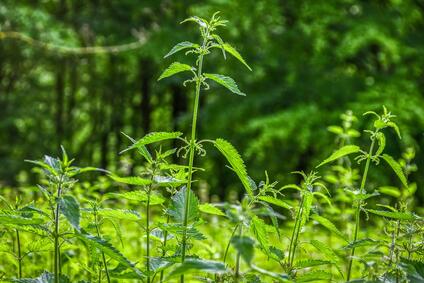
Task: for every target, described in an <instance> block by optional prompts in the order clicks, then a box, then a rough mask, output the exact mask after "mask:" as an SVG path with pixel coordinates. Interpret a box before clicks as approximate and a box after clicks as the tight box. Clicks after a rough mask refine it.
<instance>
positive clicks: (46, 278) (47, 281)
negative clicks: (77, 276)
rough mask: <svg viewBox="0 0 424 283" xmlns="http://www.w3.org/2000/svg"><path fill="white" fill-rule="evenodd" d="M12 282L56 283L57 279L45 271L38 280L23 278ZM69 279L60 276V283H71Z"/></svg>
mask: <svg viewBox="0 0 424 283" xmlns="http://www.w3.org/2000/svg"><path fill="white" fill-rule="evenodd" d="M12 282H18V283H54V282H55V278H54V274H52V273H50V272H47V271H44V272H43V273H42V274H41V275H40V276H39V277H37V278H23V279H13V281H12ZM70 282H71V281H70V280H69V278H68V277H66V276H64V275H60V276H59V283H70Z"/></svg>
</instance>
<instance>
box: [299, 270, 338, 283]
mask: <svg viewBox="0 0 424 283" xmlns="http://www.w3.org/2000/svg"><path fill="white" fill-rule="evenodd" d="M332 277H333V275H332V274H331V273H329V272H327V271H324V270H312V271H308V272H305V273H303V274H301V275H299V276H297V277H296V282H316V281H320V280H325V282H330V281H331V278H332Z"/></svg>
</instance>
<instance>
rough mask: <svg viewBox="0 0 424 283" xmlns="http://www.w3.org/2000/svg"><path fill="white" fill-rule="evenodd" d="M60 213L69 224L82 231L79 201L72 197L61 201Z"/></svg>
mask: <svg viewBox="0 0 424 283" xmlns="http://www.w3.org/2000/svg"><path fill="white" fill-rule="evenodd" d="M59 207H60V212H61V213H62V214H63V215H64V216H65V217H66V219H67V220H68V222H69V223H70V224H71V225H72V226H73V227H74V228H75V229H77V230H79V229H80V207H79V203H78V201H77V200H76V199H75V198H74V197H73V196H71V195H66V196H63V197H61V198H60V199H59Z"/></svg>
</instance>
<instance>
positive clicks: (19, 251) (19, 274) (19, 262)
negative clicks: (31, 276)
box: [16, 229, 22, 279]
mask: <svg viewBox="0 0 424 283" xmlns="http://www.w3.org/2000/svg"><path fill="white" fill-rule="evenodd" d="M16 241H17V244H18V278H19V279H21V278H22V255H21V238H20V236H19V231H18V229H16Z"/></svg>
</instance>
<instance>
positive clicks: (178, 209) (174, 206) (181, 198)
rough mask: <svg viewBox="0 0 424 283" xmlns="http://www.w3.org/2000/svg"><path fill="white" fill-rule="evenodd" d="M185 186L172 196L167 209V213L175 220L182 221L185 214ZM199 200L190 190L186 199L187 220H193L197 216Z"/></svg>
mask: <svg viewBox="0 0 424 283" xmlns="http://www.w3.org/2000/svg"><path fill="white" fill-rule="evenodd" d="M186 191H187V188H186V187H182V188H181V189H180V190H179V191H178V192H177V193H176V194H175V195H173V196H172V200H171V206H170V208H169V209H168V214H169V215H171V216H172V217H173V218H174V220H175V221H176V222H180V223H182V222H183V221H184V216H185V206H186V203H187V200H186ZM198 206H199V200H198V199H197V197H196V196H195V195H194V193H193V192H192V191H191V190H190V193H189V201H188V215H187V222H188V223H190V222H194V221H196V220H197V219H198V218H199V208H198Z"/></svg>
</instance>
